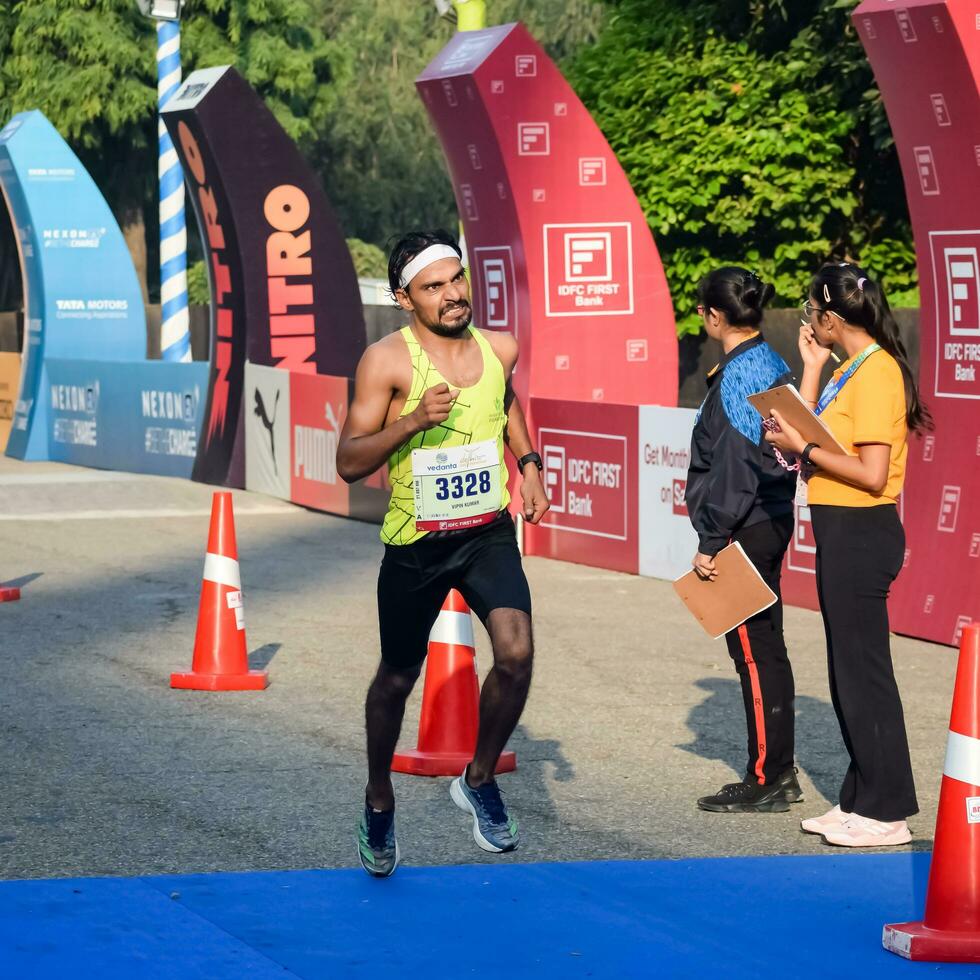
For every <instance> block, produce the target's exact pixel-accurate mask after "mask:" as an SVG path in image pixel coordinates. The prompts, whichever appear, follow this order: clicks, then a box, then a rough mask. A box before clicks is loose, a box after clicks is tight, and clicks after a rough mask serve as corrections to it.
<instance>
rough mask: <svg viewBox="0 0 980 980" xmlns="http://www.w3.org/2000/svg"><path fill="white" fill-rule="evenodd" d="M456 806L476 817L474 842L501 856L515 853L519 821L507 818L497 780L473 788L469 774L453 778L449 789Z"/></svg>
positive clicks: (518, 840) (474, 818)
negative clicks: (467, 777) (467, 779)
mask: <svg viewBox="0 0 980 980" xmlns="http://www.w3.org/2000/svg"><path fill="white" fill-rule="evenodd" d="M449 795H450V796H451V797H452V798H453V803H455V804H456V806H458V807H459V808H460V810H464V811H465V812H466V813H469V814H471V815H472V817H473V840H475V841H476V842H477V844H479V845H480V847H482V848H483V850H485V851H492V852H493V853H494V854H500V853H502V852H504V851H515V850H517V845H518V844H519V843H520V836H519V834H518V831H517V821H516V820H513V819H512V818H511V817H509V816H508V815H507V808H506V807H505V806H504V801H503V800H502V799H501V796H500V788H499V787H498V786H497V781H496V780H495V779H494V780H491V781H490V782H489V783H485V784H484V785H483V786H480V787H478V788H477V789H473V787H472V786H470V785H469V784H468V783H467V782H466V773H465V772H464V773H463V775H462V776H460V777H459V778H458V779H454V780H453V783H452V786H450V788H449Z"/></svg>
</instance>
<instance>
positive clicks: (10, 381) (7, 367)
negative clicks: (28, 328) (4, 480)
mask: <svg viewBox="0 0 980 980" xmlns="http://www.w3.org/2000/svg"><path fill="white" fill-rule="evenodd" d="M19 389H20V354H15V353H13V352H11V351H0V453H2V452H3V451H4V450H5V449H6V448H7V439H8V438H9V436H10V427H11V425H13V421H14V405H15V404H16V403H17V392H18V390H19Z"/></svg>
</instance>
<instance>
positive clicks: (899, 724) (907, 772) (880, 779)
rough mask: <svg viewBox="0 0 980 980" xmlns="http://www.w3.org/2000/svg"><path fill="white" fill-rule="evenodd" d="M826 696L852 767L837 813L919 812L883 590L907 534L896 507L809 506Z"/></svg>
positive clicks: (893, 815) (889, 816) (900, 816)
mask: <svg viewBox="0 0 980 980" xmlns="http://www.w3.org/2000/svg"><path fill="white" fill-rule="evenodd" d="M810 513H811V518H812V521H813V535H814V538H815V540H816V544H817V594H818V595H819V597H820V612H821V613H822V614H823V622H824V629H825V631H826V633H827V662H828V670H829V673H830V696H831V698H832V700H833V702H834V710H835V711H836V712H837V720H838V721H839V722H840V730H841V735H842V736H843V738H844V745H845V746H846V748H847V751H848V754H849V755H850V757H851V764H850V765H849V766H848V768H847V774H846V775H845V776H844V783H843V785H842V786H841V790H840V806H841V809H842V810H844V811H845V812H848V813H858V814H860V815H861V816H862V817H871V818H872V819H873V820H904V819H905V818H906V817H908V816H911V815H912V814H913V813H917V812H918V810H919V805H918V803H917V802H916V799H915V784H914V782H913V779H912V763H911V761H910V759H909V743H908V737H907V736H906V734H905V716H904V714H903V712H902V699H901V697H900V695H899V693H898V685H897V684H896V683H895V672H894V670H893V668H892V656H891V649H890V646H889V635H888V606H887V599H888V590H889V588H890V587H891V584H892V582H893V581H894V580H895V577H896V576H897V575H898V573H899V571H900V570H901V568H902V562H903V559H904V555H905V531H904V530H903V529H902V522H901V521H900V520H899V519H898V510H897V508H896V507H895V506H894V504H884V505H881V506H877V507H830V506H827V505H816V504H815V505H814V506H812V507H811V508H810Z"/></svg>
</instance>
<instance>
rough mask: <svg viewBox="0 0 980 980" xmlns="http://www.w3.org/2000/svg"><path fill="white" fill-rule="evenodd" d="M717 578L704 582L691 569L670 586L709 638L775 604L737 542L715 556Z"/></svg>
mask: <svg viewBox="0 0 980 980" xmlns="http://www.w3.org/2000/svg"><path fill="white" fill-rule="evenodd" d="M715 566H716V567H717V569H718V577H717V578H716V579H715V580H714V581H713V582H708V581H705V580H704V579H702V578H700V577H699V576H698V573H697V572H696V571H694V569H693V568H692V569H691V571H689V572H686V573H685V574H684V575H682V576H681V577H680V578H679V579H677V580H676V581H675V582H674V591H675V592H676V593H677V594H678V595H679V596H680V598H681V601H682V602H683V603H684V605H685V606H687V608H688V609H690V611H691V613H692V615H693V616H694V618H695V619H696V620H697V621H698V622H699V623H700V624H701V626H702V627H703V628H704V631H705V632H706V633H707V634H708V635H709V636H710V637H711V638H712V639H715V640H717V639H718V637H720V636H724V635H725V634H726V633H728V632H730V631H731V630H733V629H735V628H736V627H738V626H741V625H742V623H744V622H745V621H746V620H747V619H751V618H752V617H753V616H754V615H755V614H756V613H760V612H762V610H763V609H768V608H769V607H770V606H771V605H772V604H773V603H774V602H775V601H776V593H775V592H773V591H772V589H770V588H769V586H768V585H766V583H765V582H764V581H763V580H762V576H761V575H760V574H759V572H758V570H757V569H756V567H755V565H753V564H752V562H751V561H750V560H749V557H748V555H746V554H745V551H744V550H743V549H742V546H741V545H740V544H739V543H738V542H737V541H735V542H733V543H732V544H730V545H728V547H727V548H722V550H721V551H719V552H718V554H717V555H715Z"/></svg>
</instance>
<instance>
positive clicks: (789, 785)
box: [776, 766, 803, 803]
mask: <svg viewBox="0 0 980 980" xmlns="http://www.w3.org/2000/svg"><path fill="white" fill-rule="evenodd" d="M796 773H797V769H796V767H795V766H792V767H790V768H789V769H787V770H786V772H784V773H782V774H780V776H779V777H778V778H777V779H776V785H777V786H782V788H783V796H785V797H786V802H787V803H802V802H803V790H802V789H801V788H800V782H799V780H798V779H797V778H796Z"/></svg>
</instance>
